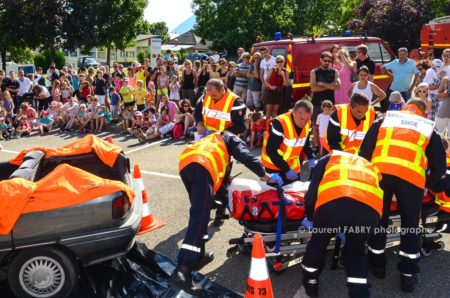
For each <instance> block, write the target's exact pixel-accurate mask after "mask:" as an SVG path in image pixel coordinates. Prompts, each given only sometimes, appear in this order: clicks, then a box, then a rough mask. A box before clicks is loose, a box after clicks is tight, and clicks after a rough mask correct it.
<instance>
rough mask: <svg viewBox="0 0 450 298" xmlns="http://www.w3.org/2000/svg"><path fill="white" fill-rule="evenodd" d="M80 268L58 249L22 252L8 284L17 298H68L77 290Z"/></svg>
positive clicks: (12, 265)
mask: <svg viewBox="0 0 450 298" xmlns="http://www.w3.org/2000/svg"><path fill="white" fill-rule="evenodd" d="M77 269H78V268H77V265H76V263H75V262H74V261H73V260H72V259H71V258H70V257H69V256H67V255H66V254H65V253H63V252H62V251H60V250H59V249H57V248H54V247H40V248H33V249H27V250H24V251H21V252H19V253H18V254H17V255H16V256H15V257H14V259H13V260H12V262H11V264H10V267H9V273H8V282H9V286H10V287H11V290H12V291H13V292H14V294H15V295H16V296H17V297H35V298H47V297H52V298H56V297H68V296H70V295H71V294H72V293H73V292H74V291H75V289H76V285H77V281H78V280H77V276H78V274H77Z"/></svg>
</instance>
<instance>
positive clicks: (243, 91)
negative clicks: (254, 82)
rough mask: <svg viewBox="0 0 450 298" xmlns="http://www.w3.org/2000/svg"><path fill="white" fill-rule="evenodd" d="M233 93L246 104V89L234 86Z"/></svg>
mask: <svg viewBox="0 0 450 298" xmlns="http://www.w3.org/2000/svg"><path fill="white" fill-rule="evenodd" d="M233 93H234V94H236V95H237V96H238V97H240V98H241V100H242V101H243V102H246V98H247V88H245V87H242V86H236V85H234V88H233Z"/></svg>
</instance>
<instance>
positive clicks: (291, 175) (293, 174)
mask: <svg viewBox="0 0 450 298" xmlns="http://www.w3.org/2000/svg"><path fill="white" fill-rule="evenodd" d="M286 178H287V179H288V180H291V181H294V180H298V175H297V173H296V172H295V171H294V170H292V169H291V170H289V172H287V173H286Z"/></svg>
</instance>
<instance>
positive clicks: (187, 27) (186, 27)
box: [170, 15, 196, 35]
mask: <svg viewBox="0 0 450 298" xmlns="http://www.w3.org/2000/svg"><path fill="white" fill-rule="evenodd" d="M195 24H196V19H195V15H192V16H190V17H189V18H188V19H186V20H185V21H184V22H183V23H181V24H180V25H178V26H177V27H176V28H175V29H173V30H172V31H170V34H177V35H180V34H183V33H186V32H188V31H191V30H192V29H193V28H194V26H195Z"/></svg>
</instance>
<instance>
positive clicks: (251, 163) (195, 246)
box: [170, 131, 281, 293]
mask: <svg viewBox="0 0 450 298" xmlns="http://www.w3.org/2000/svg"><path fill="white" fill-rule="evenodd" d="M231 156H233V157H234V158H235V159H236V160H238V161H239V162H241V163H242V164H244V165H245V166H246V167H247V168H249V169H250V170H251V171H252V172H254V173H255V174H256V175H258V176H259V177H261V178H262V179H264V180H265V181H267V180H269V178H270V177H271V176H269V175H268V174H267V173H266V171H265V170H264V168H263V166H262V165H261V163H260V162H259V160H258V159H257V158H256V157H254V156H252V155H251V154H250V152H249V151H248V149H247V146H246V144H245V142H244V141H242V140H241V139H240V138H238V137H237V136H236V135H234V134H232V133H230V132H228V131H223V132H216V133H213V134H211V135H208V136H207V137H205V138H204V139H202V140H200V141H199V142H196V143H194V144H192V145H188V146H187V147H186V149H185V150H184V151H183V152H182V153H181V155H180V162H179V170H180V176H181V179H182V181H183V183H184V186H185V187H186V190H187V191H188V193H189V200H190V202H191V208H190V210H189V223H188V227H187V231H186V236H185V238H184V241H183V244H182V245H181V248H180V251H179V254H178V265H177V268H176V271H175V273H174V274H173V276H172V277H171V279H170V283H171V285H172V286H174V287H176V288H181V289H183V290H185V291H187V292H189V293H198V292H199V291H200V290H201V289H200V288H198V287H197V286H195V285H193V284H192V274H191V271H192V270H199V269H201V268H202V267H203V266H205V265H206V264H208V263H209V262H211V261H212V260H213V258H214V255H213V254H212V253H206V252H205V242H206V240H207V228H208V221H209V216H210V211H211V206H212V201H213V193H215V192H216V191H217V190H218V189H219V188H220V186H221V184H222V183H223V182H224V181H223V179H224V177H225V174H226V172H227V168H228V167H229V165H230V158H231ZM272 176H274V175H272ZM271 180H272V181H274V182H276V183H281V181H279V180H281V179H279V178H277V176H276V175H275V176H274V177H273V179H271Z"/></svg>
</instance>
